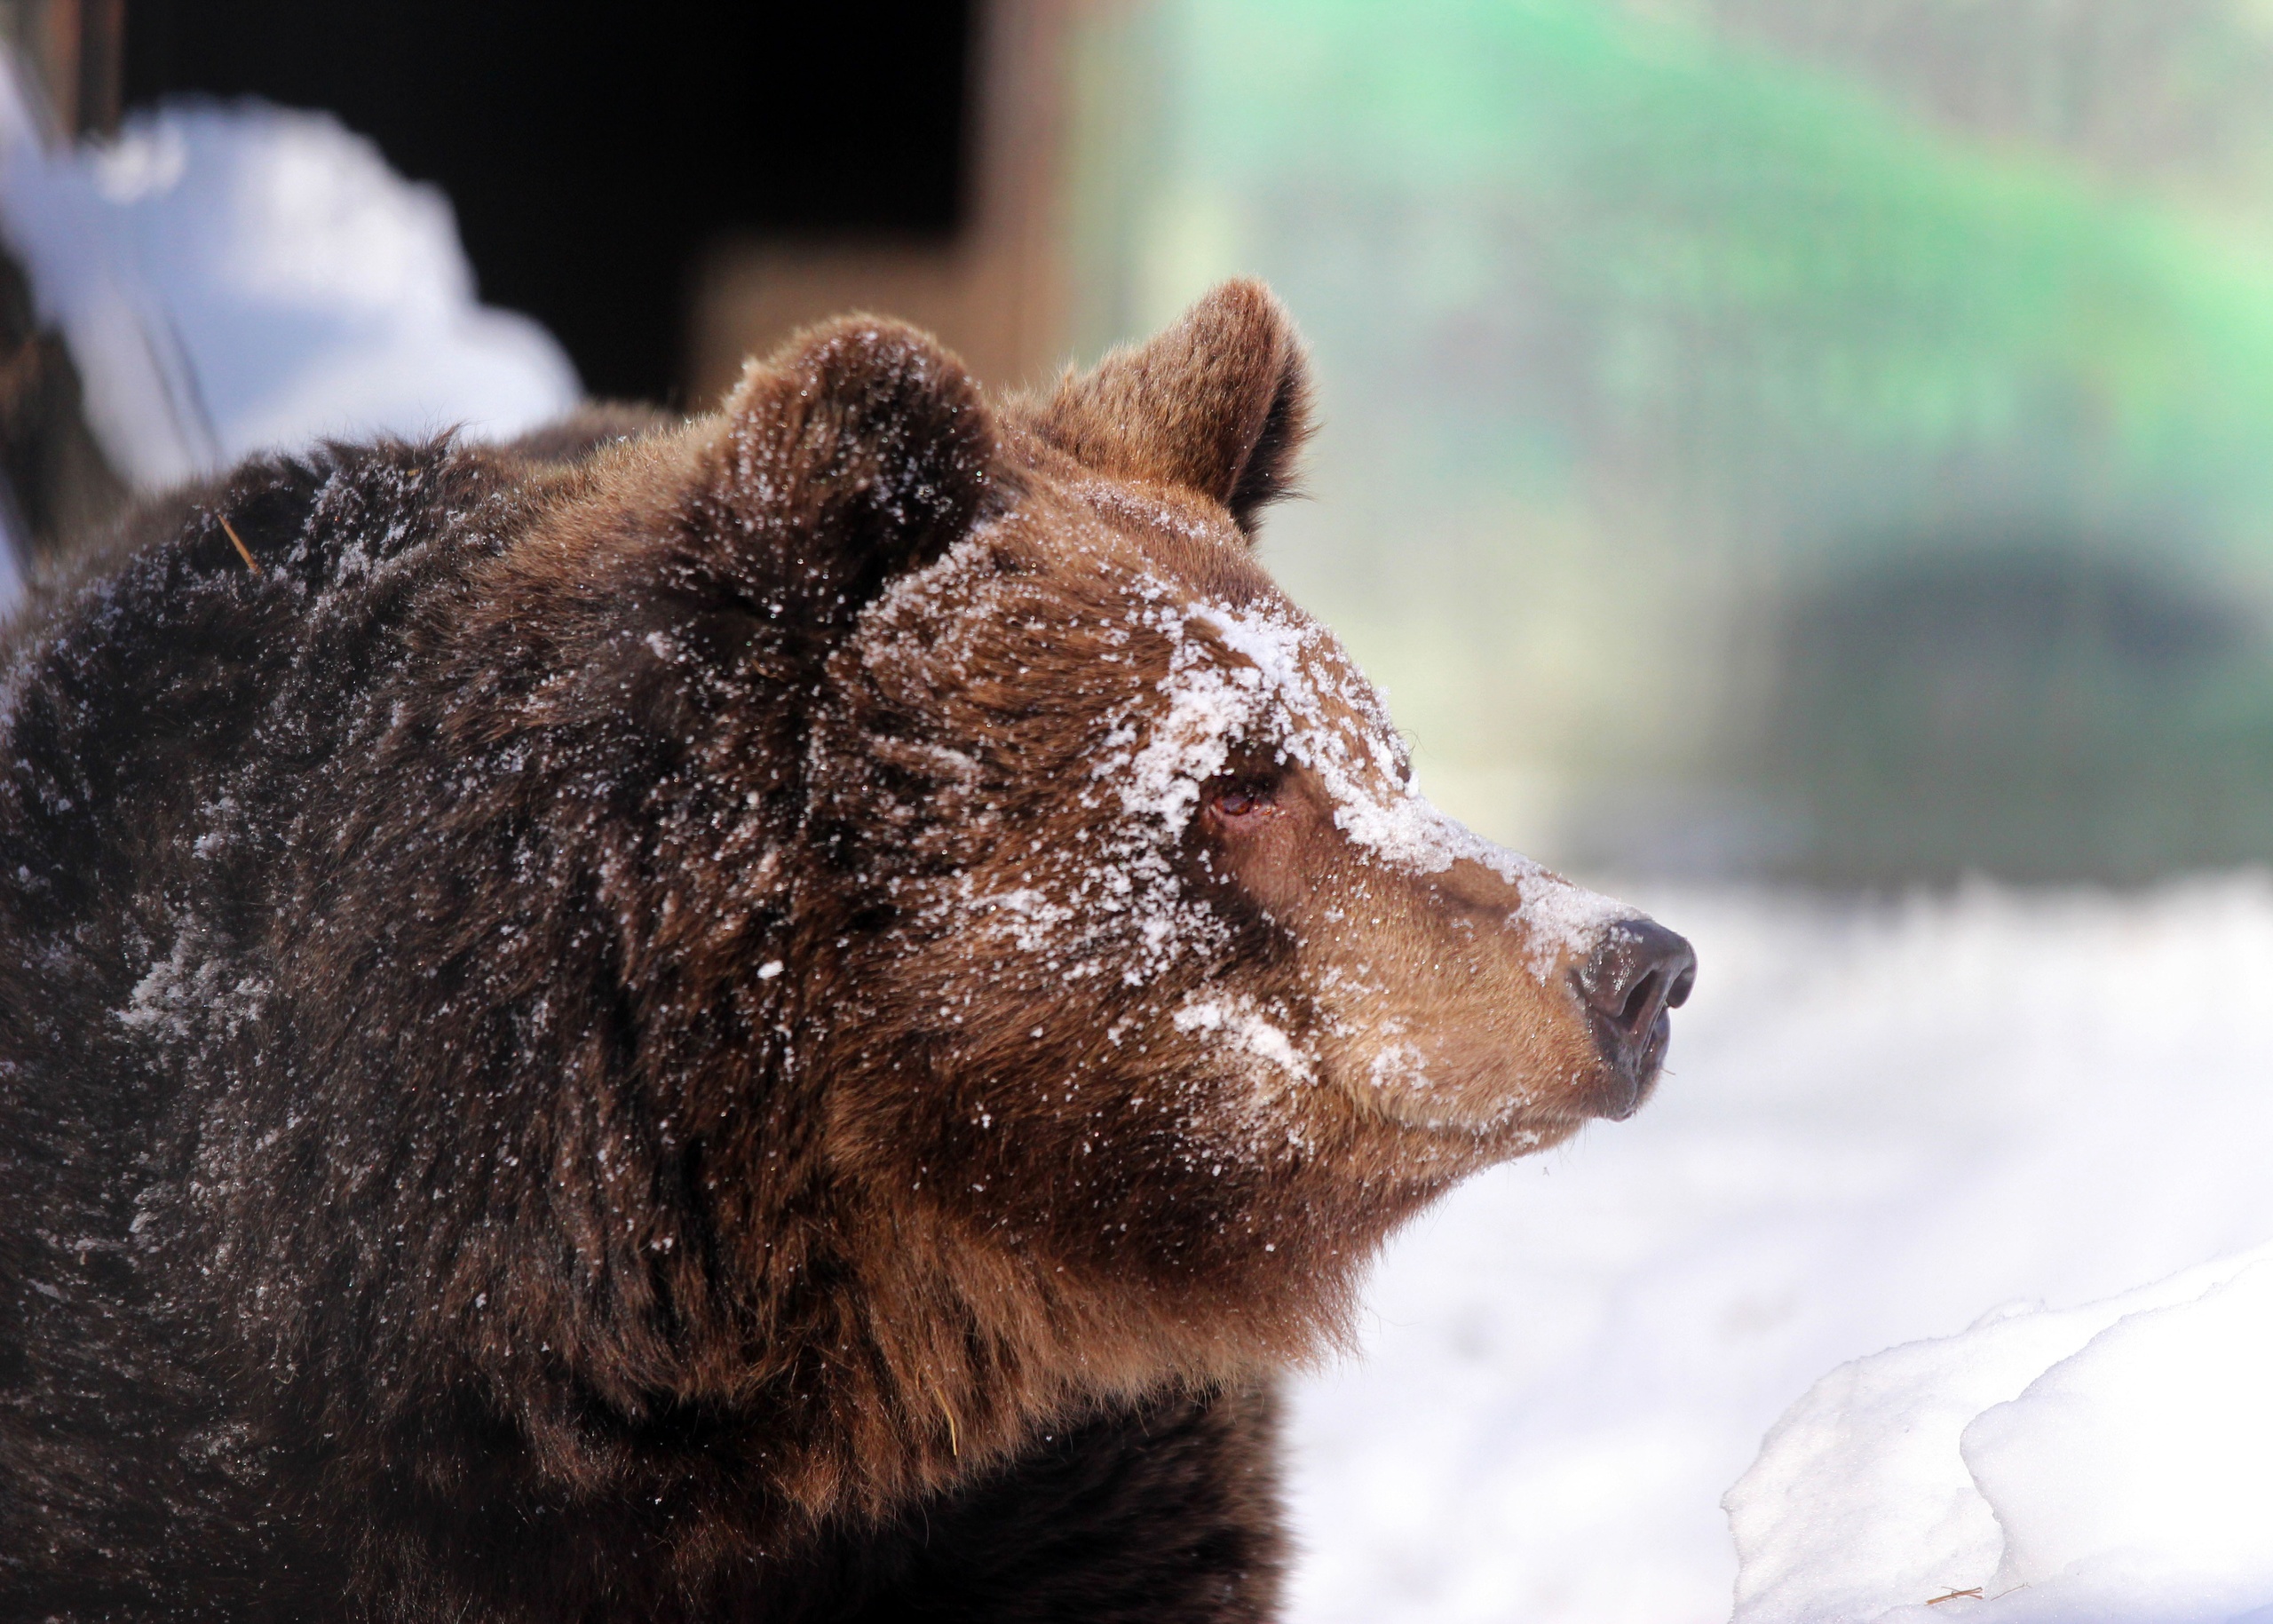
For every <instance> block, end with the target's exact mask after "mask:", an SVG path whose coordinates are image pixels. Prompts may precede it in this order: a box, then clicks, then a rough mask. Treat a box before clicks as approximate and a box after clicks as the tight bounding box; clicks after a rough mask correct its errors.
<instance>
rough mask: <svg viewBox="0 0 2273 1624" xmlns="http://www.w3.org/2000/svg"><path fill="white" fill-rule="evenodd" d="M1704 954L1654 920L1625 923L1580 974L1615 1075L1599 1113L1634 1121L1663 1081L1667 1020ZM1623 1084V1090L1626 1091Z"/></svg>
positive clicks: (1682, 998) (1605, 1056)
mask: <svg viewBox="0 0 2273 1624" xmlns="http://www.w3.org/2000/svg"><path fill="white" fill-rule="evenodd" d="M1696 979H1697V954H1696V952H1695V950H1694V949H1692V948H1691V947H1690V945H1689V944H1688V943H1687V942H1686V941H1684V940H1683V939H1681V938H1680V937H1678V936H1676V935H1675V934H1674V933H1673V932H1672V931H1668V930H1667V929H1666V928H1665V926H1663V925H1661V924H1659V923H1658V922H1657V921H1655V920H1654V919H1628V920H1621V921H1620V922H1619V923H1617V924H1614V925H1612V926H1611V927H1610V929H1609V930H1608V931H1605V932H1604V936H1603V940H1602V945H1601V946H1600V947H1596V949H1595V951H1594V954H1593V956H1591V957H1590V958H1588V961H1587V963H1586V966H1585V968H1584V969H1582V970H1580V971H1579V976H1578V981H1579V994H1580V997H1582V998H1583V999H1584V1000H1585V1001H1586V1005H1587V1012H1588V1015H1589V1016H1591V1017H1592V1018H1593V1021H1594V1029H1595V1043H1596V1047H1597V1048H1599V1049H1600V1050H1602V1058H1603V1062H1604V1065H1605V1066H1608V1067H1609V1069H1610V1070H1611V1072H1612V1073H1613V1080H1612V1081H1611V1084H1610V1093H1611V1095H1612V1096H1615V1097H1606V1098H1604V1100H1603V1102H1602V1109H1601V1111H1600V1114H1602V1115H1604V1116H1606V1117H1611V1118H1613V1119H1622V1118H1625V1117H1628V1116H1631V1115H1633V1114H1634V1112H1635V1109H1636V1108H1637V1107H1638V1106H1639V1105H1641V1103H1642V1101H1643V1098H1644V1097H1647V1095H1648V1094H1649V1091H1650V1085H1651V1083H1653V1082H1655V1081H1657V1077H1658V1068H1659V1066H1662V1065H1664V1063H1665V1058H1666V1044H1667V1042H1668V1041H1669V1040H1670V1038H1671V1037H1672V1035H1673V1021H1672V1019H1671V1018H1670V1017H1669V1016H1668V1015H1667V1010H1675V1009H1678V1008H1679V1007H1680V1006H1681V1005H1682V1004H1683V1002H1686V1001H1687V1000H1688V997H1689V989H1690V987H1691V986H1692V985H1693V984H1694V983H1695V981H1696ZM1621 1085H1622V1086H1621Z"/></svg>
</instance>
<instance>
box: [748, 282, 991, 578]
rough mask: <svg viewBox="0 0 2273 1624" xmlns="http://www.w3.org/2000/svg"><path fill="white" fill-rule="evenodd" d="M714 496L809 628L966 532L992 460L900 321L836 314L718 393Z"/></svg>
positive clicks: (973, 390) (981, 431)
mask: <svg viewBox="0 0 2273 1624" xmlns="http://www.w3.org/2000/svg"><path fill="white" fill-rule="evenodd" d="M725 418H726V432H725V440H724V445H723V451H724V455H725V461H724V466H723V467H722V469H721V471H720V474H721V479H722V484H723V487H724V488H723V489H722V490H721V491H720V493H719V495H720V499H721V500H722V501H723V502H724V503H725V506H726V507H727V508H728V509H729V511H731V512H732V513H733V517H734V519H736V520H737V521H738V524H737V527H738V528H739V529H740V530H741V532H742V534H743V535H744V536H745V537H747V538H748V540H747V542H746V543H743V544H745V545H746V544H748V543H755V544H756V547H757V548H758V550H759V551H760V553H761V554H762V555H764V562H765V563H766V564H767V565H769V566H771V567H770V568H769V569H767V570H766V571H765V573H766V574H769V575H771V576H772V579H773V580H774V581H775V582H777V583H778V585H779V586H780V587H781V588H785V589H787V590H788V591H789V592H790V593H791V594H792V595H793V596H794V597H795V598H797V599H799V600H800V601H802V602H803V603H804V605H805V606H807V609H808V612H809V613H812V614H815V615H816V616H817V617H818V618H819V619H820V620H822V621H828V620H833V619H836V618H838V615H839V614H842V613H843V612H846V611H856V610H857V609H858V608H859V606H861V605H863V604H865V603H867V601H868V600H869V599H871V598H874V597H875V595H876V594H877V593H878V592H879V591H881V590H883V586H884V585H885V583H886V582H889V581H891V579H892V578H893V577H894V576H896V575H899V574H902V573H903V572H905V571H907V570H911V569H917V568H921V567H922V566H924V565H926V564H929V563H931V561H932V560H933V559H935V558H939V555H940V554H942V553H944V552H945V551H946V550H947V549H948V548H949V547H950V546H952V545H953V544H954V543H955V541H956V540H957V539H959V538H960V537H961V536H962V535H964V534H965V533H966V532H968V531H969V530H970V527H971V524H972V522H973V521H974V519H976V518H977V517H978V511H979V509H980V507H981V505H982V504H983V503H984V502H985V501H986V495H987V490H988V487H989V483H990V481H991V479H992V477H993V471H994V463H995V447H996V440H995V432H994V421H993V418H992V416H991V415H990V414H989V412H988V410H987V408H986V401H985V400H984V399H983V398H982V397H981V395H980V393H979V389H978V384H976V383H974V382H973V381H972V379H971V376H970V374H969V373H968V372H966V371H965V370H964V369H963V367H962V362H960V361H959V360H956V359H955V358H954V356H953V355H951V354H950V353H947V351H946V350H945V349H944V348H942V347H941V346H940V345H939V343H938V342H937V341H936V340H934V339H932V338H931V337H929V336H928V335H926V334H924V333H922V332H919V331H917V330H916V329H915V328H912V327H909V326H907V325H906V324H904V323H902V322H898V321H886V320H883V319H880V318H877V317H873V316H847V317H843V318H841V319H839V320H837V321H828V322H824V323H822V324H821V325H820V326H819V327H814V328H810V329H806V330H805V331H804V332H802V333H800V334H798V335H797V336H796V337H794V338H792V339H790V340H789V342H788V344H786V345H783V346H782V347H781V348H780V350H779V351H777V352H776V353H774V354H773V356H772V358H771V359H770V360H766V361H764V362H756V361H753V362H752V363H751V364H750V365H749V367H748V369H747V370H745V371H744V373H743V374H742V377H741V382H740V383H739V384H737V385H736V386H735V388H734V391H733V393H732V394H730V395H729V396H728V397H727V399H726V404H725Z"/></svg>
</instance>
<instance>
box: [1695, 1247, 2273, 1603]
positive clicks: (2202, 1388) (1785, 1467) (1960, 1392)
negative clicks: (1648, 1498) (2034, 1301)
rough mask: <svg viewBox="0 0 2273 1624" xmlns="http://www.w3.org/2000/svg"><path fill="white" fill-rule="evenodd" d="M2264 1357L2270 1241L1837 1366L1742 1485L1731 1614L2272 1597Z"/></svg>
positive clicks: (2270, 1355)
mask: <svg viewBox="0 0 2273 1624" xmlns="http://www.w3.org/2000/svg"><path fill="white" fill-rule="evenodd" d="M2269 1366H2273V1248H2259V1249H2258V1250H2256V1251H2253V1252H2250V1253H2245V1254H2243V1255H2242V1256H2239V1257H2237V1258H2231V1259H2228V1260H2225V1261H2223V1262H2222V1263H2219V1264H2211V1265H2206V1266H2204V1267H2201V1268H2197V1269H2192V1270H2189V1271H2186V1272H2184V1273H2182V1274H2181V1275H2179V1276H2177V1277H2175V1278H2174V1279H2169V1280H2166V1281H2163V1282H2160V1283H2158V1284H2157V1285H2154V1286H2151V1287H2144V1288H2142V1289H2140V1290H2137V1291H2133V1292H2127V1293H2125V1294H2124V1295H2120V1296H2118V1297H2115V1298H2112V1299H2111V1300H2108V1301H2105V1302H2102V1303H2092V1304H2089V1305H2087V1306H2086V1307H2083V1308H2079V1309H2070V1310H2066V1311H2046V1310H2039V1311H2020V1312H2017V1313H2010V1312H2008V1313H2000V1314H1997V1315H1992V1316H1991V1317H1990V1318H1989V1319H1986V1320H1984V1322H1983V1323H1982V1324H1980V1325H1978V1326H1976V1327H1974V1328H1973V1329H1971V1330H1969V1331H1967V1332H1965V1333H1963V1334H1962V1335H1957V1336H1952V1337H1945V1338H1939V1339H1936V1340H1932V1341H1928V1342H1922V1343H1912V1344H1910V1345H1908V1346H1906V1347H1901V1348H1895V1349H1891V1350H1889V1351H1887V1352H1884V1353H1881V1354H1875V1355H1873V1356H1872V1357H1870V1358H1868V1359H1860V1360H1857V1361H1856V1362H1855V1363H1853V1364H1851V1365H1846V1366H1842V1367H1840V1368H1839V1369H1838V1370H1835V1371H1833V1373H1832V1374H1830V1375H1828V1376H1826V1377H1825V1378H1824V1379H1823V1380H1822V1381H1820V1382H1818V1383H1816V1385H1815V1386H1814V1388H1812V1389H1811V1390H1810V1391H1809V1393H1808V1395H1807V1396H1806V1397H1805V1398H1802V1400H1801V1401H1800V1402H1799V1403H1798V1404H1796V1405H1794V1406H1793V1407H1792V1410H1791V1411H1790V1413H1789V1414H1786V1416H1785V1417H1784V1419H1783V1420H1782V1421H1781V1422H1778V1424H1777V1427H1776V1430H1774V1431H1773V1432H1771V1433H1770V1435H1769V1438H1768V1442H1767V1446H1766V1447H1765V1448H1764V1449H1763V1450H1762V1454H1761V1458H1760V1460H1759V1461H1758V1462H1756V1463H1755V1464H1754V1467H1753V1469H1752V1470H1750V1471H1749V1472H1747V1473H1746V1475H1745V1477H1743V1479H1742V1480H1741V1481H1740V1482H1739V1483H1738V1485H1737V1486H1736V1487H1735V1488H1733V1489H1731V1490H1730V1493H1729V1497H1728V1505H1729V1514H1730V1525H1731V1526H1732V1528H1733V1530H1734V1532H1735V1534H1736V1539H1737V1546H1738V1551H1739V1553H1740V1556H1741V1560H1742V1566H1741V1569H1740V1572H1739V1575H1738V1584H1737V1612H1736V1618H1737V1620H1738V1624H1846V1621H1848V1620H1855V1621H1857V1624H1860V1621H1861V1620H1895V1619H1907V1620H1924V1619H1926V1618H1928V1617H1931V1616H1934V1614H1933V1611H1932V1610H1933V1609H1934V1608H1935V1607H1940V1608H1944V1609H1946V1608H1950V1607H1955V1608H1957V1611H1956V1612H1944V1614H1943V1616H1944V1617H1951V1618H1955V1617H1964V1618H1969V1619H1978V1620H1995V1621H1997V1624H2009V1621H2012V1620H2039V1619H2044V1620H2066V1619H2087V1618H2089V1619H2126V1620H2150V1619H2151V1620H2171V1621H2172V1624H2178V1621H2180V1620H2188V1621H2195V1620H2198V1621H2200V1624H2223V1621H2224V1620H2235V1619H2239V1618H2242V1617H2245V1616H2246V1615H2248V1614H2250V1613H2252V1612H2255V1611H2256V1610H2258V1609H2259V1608H2261V1607H2262V1608H2266V1609H2267V1610H2268V1616H2273V1382H2268V1380H2267V1372H2268V1369H2269ZM1968 1591H1971V1592H1974V1593H1975V1594H1974V1596H1966V1595H1965V1594H1964V1593H1965V1592H1968ZM1936 1598H1944V1599H1940V1600H1936Z"/></svg>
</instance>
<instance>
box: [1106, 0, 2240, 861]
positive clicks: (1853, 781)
mask: <svg viewBox="0 0 2273 1624" xmlns="http://www.w3.org/2000/svg"><path fill="white" fill-rule="evenodd" d="M1075 86H1076V91H1075V95H1074V97H1073V116H1074V123H1075V139H1074V141H1073V151H1074V154H1075V157H1074V163H1075V168H1076V170H1077V184H1075V185H1074V186H1073V187H1072V188H1071V194H1072V195H1073V198H1074V199H1075V204H1074V207H1075V210H1076V217H1077V218H1076V219H1075V221H1074V226H1075V233H1074V236H1075V241H1076V242H1077V244H1078V251H1077V260H1078V264H1077V265H1076V267H1075V274H1074V275H1073V277H1072V279H1071V281H1072V286H1073V288H1074V289H1077V290H1078V293H1077V309H1076V311H1075V321H1076V325H1077V327H1078V329H1079V331H1080V333H1081V338H1082V341H1083V349H1084V352H1085V353H1090V354H1094V353H1097V351H1099V350H1101V349H1102V348H1104V347H1105V345H1107V344H1109V343H1111V342H1113V341H1116V340H1118V339H1121V338H1123V337H1129V336H1132V335H1137V334H1142V333H1144V332H1146V331H1149V330H1151V329H1153V328H1155V327H1157V326H1158V325H1160V323H1161V322H1163V321H1167V320H1168V319H1170V318H1172V317H1173V315H1174V314H1175V313H1176V311H1177V310H1178V309H1179V308H1181V306H1182V305H1184V303H1185V302H1187V301H1188V300H1189V299H1190V298H1191V297H1192V296H1193V295H1195V294H1196V293H1198V292H1199V291H1200V289H1204V288H1205V287H1206V286H1208V284H1209V283H1210V282H1212V281H1216V280H1217V279H1218V278H1220V277H1223V276H1225V275H1229V274H1234V273H1251V274H1256V275H1261V276H1263V277H1265V278H1267V279H1268V280H1269V281H1271V283H1272V284H1273V285H1274V286H1275V287H1276V288H1277V289H1278V290H1279V293H1280V295H1281V296H1282V297H1284V298H1285V300H1286V301H1287V304H1288V305H1290V306H1291V308H1292V309H1293V311H1294V313H1295V316H1296V318H1297V320H1298V321H1300V322H1301V323H1302V325H1303V329H1304V331H1305V333H1306V334H1307V336H1308V337H1309V340H1310V342H1311V346H1312V351H1313V355H1314V360H1315V362H1316V366H1317V369H1318V373H1319V382H1320V385H1321V388H1320V394H1321V400H1322V405H1323V408H1324V416H1325V427H1324V430H1323V432H1321V434H1320V436H1319V440H1318V441H1317V443H1316V446H1315V449H1314V454H1313V456H1312V460H1311V473H1310V478H1309V481H1308V485H1309V489H1310V491H1311V495H1312V496H1313V497H1314V500H1312V501H1310V502H1307V503H1299V504H1295V505H1293V506H1291V507H1289V508H1287V509H1282V510H1281V511H1279V513H1278V514H1277V515H1276V516H1275V517H1274V519H1272V521H1271V526H1270V529H1269V537H1270V539H1269V543H1268V551H1269V555H1270V558H1271V562H1272V563H1273V565H1274V566H1275V567H1276V568H1277V569H1278V571H1279V574H1280V576H1281V578H1282V580H1284V581H1285V582H1287V584H1288V586H1289V588H1290V590H1292V591H1293V592H1294V593H1295V596H1296V597H1297V598H1299V599H1300V600H1302V601H1303V603H1304V604H1305V605H1306V606H1309V607H1311V608H1312V609H1314V610H1315V611H1317V612H1318V613H1319V614H1321V615H1322V616H1324V617H1325V618H1326V619H1327V620H1328V621H1329V622H1332V623H1333V624H1334V626H1335V627H1336V628H1337V629H1338V630H1341V632H1342V635H1343V637H1344V638H1345V640H1346V641H1347V642H1348V643H1349V644H1350V646H1351V648H1352V649H1353V651H1354V652H1355V653H1356V654H1357V655H1358V658H1359V659H1360V660H1361V661H1363V662H1364V663H1365V664H1366V667H1367V669H1369V670H1370V671H1371V672H1372V673H1373V674H1374V677H1376V679H1377V680H1379V681H1381V682H1382V684H1383V685H1385V686H1387V687H1388V688H1389V690H1390V694H1391V701H1392V704H1393V705H1394V707H1395V709H1396V710H1397V713H1398V717H1399V720H1400V721H1401V722H1402V723H1403V725H1405V726H1406V728H1407V729H1408V730H1409V731H1410V733H1412V734H1413V736H1414V742H1415V748H1416V752H1417V754H1418V757H1419V758H1420V762H1421V770H1422V778H1423V780H1424V783H1425V784H1426V785H1427V787H1428V788H1429V789H1430V792H1431V793H1432V795H1434V796H1436V798H1437V799H1438V800H1439V801H1440V802H1442V803H1443V804H1445V805H1446V806H1447V807H1448V808H1449V809H1450V810H1453V812H1457V813H1459V814H1460V815H1461V816H1463V817H1465V818H1466V819H1468V820H1469V821H1471V822H1473V823H1475V824H1476V825H1477V826H1478V827H1480V828H1484V829H1485V830H1487V831H1488V832H1490V833H1492V834H1493V835H1494V836H1498V837H1500V838H1501V839H1504V840H1508V841H1510V842H1512V843H1514V844H1518V845H1521V846H1523V847H1525V849H1527V850H1531V851H1533V852H1537V853H1539V854H1540V855H1542V856H1545V857H1548V858H1550V859H1552V860H1558V861H1562V862H1564V863H1569V864H1573V865H1576V866H1578V867H1584V868H1594V869H1604V868H1608V869H1622V870H1627V871H1629V872H1631V871H1659V872H1667V871H1669V872H1673V873H1678V874H1685V875H1748V876H1770V877H1787V878H1802V879H1807V880H1814V881H1823V882H1829V883H1853V882H1863V883H1908V882H1912V881H1916V880H1921V879H1923V880H1938V879H1946V878H1951V877H1953V876H1957V875H1963V874H1965V873H1968V872H1976V871H1978V872H1983V873H1987V874H1992V875H2000V876H2003V877H2008V878H2013V879H2024V880H2045V879H2071V878H2090V879H2107V880H2116V881H2131V880H2138V879H2142V878H2146V877H2149V876H2152V875H2158V874H2161V873H2166V872H2170V871H2174V870H2182V869H2190V868H2198V867H2212V866H2224V865H2232V864H2237V863H2243V862H2250V861H2261V860H2266V859H2268V858H2269V857H2273V4H2262V3H2256V0H1689V3H1685V4H1684V3H1680V0H1661V3H1657V4H1643V3H1642V0H1629V3H1628V4H1620V3H1618V0H1426V3H1423V4H1399V5H1397V6H1383V5H1379V4H1358V3H1356V0H1152V4H1124V5H1118V6H1113V7H1111V8H1109V9H1103V10H1098V11H1094V12H1089V13H1087V14H1086V17H1085V20H1084V22H1083V24H1082V27H1081V35H1080V39H1079V51H1078V55H1077V70H1076V73H1075Z"/></svg>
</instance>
